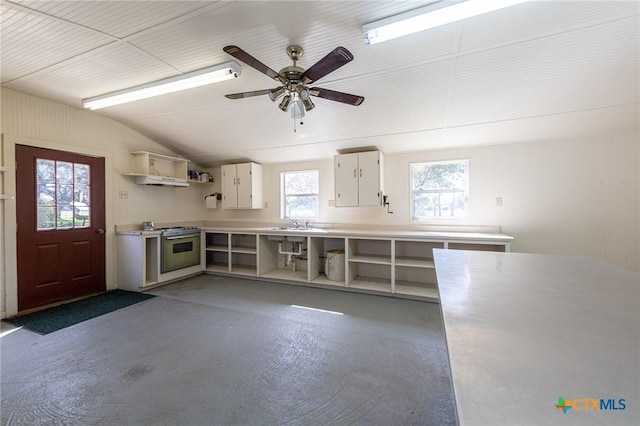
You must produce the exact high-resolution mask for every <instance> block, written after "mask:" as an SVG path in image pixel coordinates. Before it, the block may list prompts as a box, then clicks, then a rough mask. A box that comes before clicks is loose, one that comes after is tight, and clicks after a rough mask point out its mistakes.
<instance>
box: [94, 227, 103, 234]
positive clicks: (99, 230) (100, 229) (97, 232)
mask: <svg viewBox="0 0 640 426" xmlns="http://www.w3.org/2000/svg"><path fill="white" fill-rule="evenodd" d="M96 234H104V229H102V228H98V229H96Z"/></svg>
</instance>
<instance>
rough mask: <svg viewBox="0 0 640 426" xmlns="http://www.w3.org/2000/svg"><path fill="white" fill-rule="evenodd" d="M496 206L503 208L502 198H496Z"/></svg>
mask: <svg viewBox="0 0 640 426" xmlns="http://www.w3.org/2000/svg"><path fill="white" fill-rule="evenodd" d="M496 206H498V207H502V197H496Z"/></svg>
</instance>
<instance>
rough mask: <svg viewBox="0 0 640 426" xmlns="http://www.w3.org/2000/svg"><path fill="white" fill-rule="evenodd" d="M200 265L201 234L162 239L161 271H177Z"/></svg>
mask: <svg viewBox="0 0 640 426" xmlns="http://www.w3.org/2000/svg"><path fill="white" fill-rule="evenodd" d="M199 264H200V234H189V235H176V236H172V237H162V262H161V265H160V267H161V271H162V273H163V274H164V273H165V272H170V271H175V270H177V269H182V268H188V267H189V266H195V265H199Z"/></svg>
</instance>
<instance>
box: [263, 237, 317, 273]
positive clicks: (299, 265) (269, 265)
mask: <svg viewBox="0 0 640 426" xmlns="http://www.w3.org/2000/svg"><path fill="white" fill-rule="evenodd" d="M283 239H284V241H282V244H288V245H290V244H291V243H290V242H287V241H286V236H283ZM259 244H260V256H259V257H260V262H259V267H258V270H259V276H260V277H262V278H268V279H275V280H288V281H297V282H307V281H308V278H309V276H308V267H307V265H308V261H307V256H306V255H302V256H295V257H293V259H292V261H293V262H295V265H296V266H295V270H294V268H293V265H287V266H285V265H284V259H285V255H283V254H280V253H279V252H278V244H279V241H272V240H270V239H269V238H268V237H267V236H266V235H261V236H260V243H259ZM301 244H303V249H304V250H303V253H306V249H307V242H306V241H305V242H303V243H301ZM285 247H286V246H285ZM303 258H304V259H303Z"/></svg>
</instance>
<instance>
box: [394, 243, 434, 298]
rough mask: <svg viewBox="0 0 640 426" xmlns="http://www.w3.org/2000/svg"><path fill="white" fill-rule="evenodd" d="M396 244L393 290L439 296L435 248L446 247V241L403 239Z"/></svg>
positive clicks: (432, 296) (422, 295)
mask: <svg viewBox="0 0 640 426" xmlns="http://www.w3.org/2000/svg"><path fill="white" fill-rule="evenodd" d="M394 244H395V250H394V254H395V262H394V264H395V282H394V286H393V292H394V293H397V294H404V295H418V296H421V297H425V298H433V299H436V300H437V298H438V290H437V286H436V274H435V263H434V261H433V249H434V248H444V247H445V245H446V242H444V241H424V240H412V239H408V240H402V239H397V240H395V242H394Z"/></svg>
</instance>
